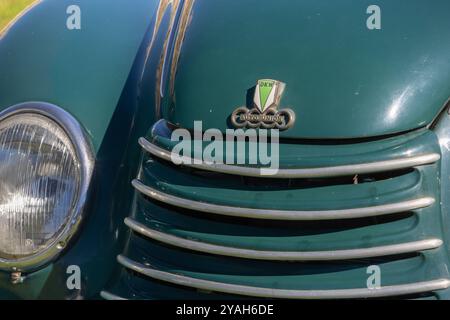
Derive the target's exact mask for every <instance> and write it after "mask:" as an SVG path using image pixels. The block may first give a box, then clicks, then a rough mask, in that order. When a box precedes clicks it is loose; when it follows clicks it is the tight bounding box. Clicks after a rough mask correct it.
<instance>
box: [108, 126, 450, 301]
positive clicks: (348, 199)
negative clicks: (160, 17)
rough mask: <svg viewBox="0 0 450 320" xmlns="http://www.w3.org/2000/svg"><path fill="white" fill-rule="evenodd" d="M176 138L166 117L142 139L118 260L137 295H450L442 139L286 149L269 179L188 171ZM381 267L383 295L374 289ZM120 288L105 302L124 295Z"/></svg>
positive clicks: (423, 135) (247, 170) (420, 136)
mask: <svg viewBox="0 0 450 320" xmlns="http://www.w3.org/2000/svg"><path fill="white" fill-rule="evenodd" d="M161 126H162V127H161ZM170 131H171V129H170V128H169V127H167V126H166V125H164V121H160V122H158V123H157V124H156V125H155V127H154V128H153V130H152V136H151V137H150V138H148V139H146V138H141V139H140V140H139V143H140V145H141V146H142V148H143V150H144V156H143V158H142V164H141V170H140V173H139V176H138V179H136V180H134V181H133V182H132V185H133V187H134V188H135V189H136V192H137V194H136V198H135V199H136V200H135V201H136V203H135V205H134V206H133V213H132V215H131V217H130V218H127V219H126V220H125V224H126V225H127V226H128V227H129V228H130V230H131V231H132V232H131V233H130V240H129V242H128V247H127V249H126V251H125V253H124V255H120V256H119V257H118V262H119V263H120V264H121V265H122V266H123V267H124V268H123V270H122V274H121V278H120V279H121V283H122V287H123V286H125V288H127V287H128V289H129V290H125V291H128V293H129V295H130V296H128V295H127V294H125V296H126V297H127V298H129V297H131V298H140V297H144V298H150V299H158V298H162V299H165V298H171V297H173V296H176V297H184V295H187V296H189V297H192V298H193V299H196V298H205V297H208V298H211V299H216V298H220V297H221V296H223V295H225V296H229V297H236V298H245V297H257V298H258V297H259V298H292V299H340V298H343V299H349V298H386V297H416V298H417V297H419V298H420V297H435V298H439V297H440V296H442V295H444V296H445V295H446V294H449V293H450V289H449V288H450V275H449V273H448V271H447V269H445V268H442V267H441V266H445V265H446V263H447V260H446V259H447V255H446V252H447V249H446V248H447V247H446V244H445V243H444V242H443V240H441V239H443V234H442V223H443V222H442V221H441V208H440V205H439V203H440V193H439V179H438V178H439V165H440V163H439V160H440V151H439V144H438V142H437V141H436V137H435V135H434V134H433V133H432V132H431V131H429V130H426V129H423V130H418V131H416V132H410V133H407V134H405V135H399V136H394V137H389V138H385V139H383V138H380V139H367V140H361V141H348V142H346V143H339V144H336V145H334V144H333V143H332V142H329V143H324V144H320V145H319V144H316V145H315V144H314V143H315V142H313V141H310V142H304V143H302V142H299V143H288V142H286V141H282V144H281V145H280V154H281V158H280V167H281V169H280V171H279V172H278V174H276V175H275V176H265V177H261V176H260V169H261V168H260V167H258V166H237V165H236V166H234V165H231V166H230V165H199V164H192V165H182V166H176V165H174V164H173V163H172V162H171V156H170V150H171V148H172V147H173V143H172V142H171V141H170V140H169V137H168V134H170ZM150 141H151V142H150ZM188 156H189V155H188ZM189 160H192V159H189ZM191 163H194V162H191ZM355 176H357V179H356V180H355V179H354V177H355ZM267 178H271V179H267ZM355 181H356V182H355ZM373 265H377V266H379V267H380V269H381V271H382V286H381V288H379V289H368V288H366V287H365V286H366V285H367V283H366V281H367V278H368V274H367V270H368V269H367V268H368V267H369V266H373ZM115 289H116V290H117V287H115ZM447 289H448V290H447ZM155 290H156V291H157V292H156V291H155ZM113 292H115V290H112V291H109V292H108V291H105V292H104V293H103V296H104V297H105V298H107V299H116V298H120V296H122V295H116V294H115V293H113Z"/></svg>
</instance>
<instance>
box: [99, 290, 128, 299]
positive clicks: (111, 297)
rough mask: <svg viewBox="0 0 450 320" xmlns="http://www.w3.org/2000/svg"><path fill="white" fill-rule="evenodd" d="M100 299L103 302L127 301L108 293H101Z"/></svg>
mask: <svg viewBox="0 0 450 320" xmlns="http://www.w3.org/2000/svg"><path fill="white" fill-rule="evenodd" d="M100 297H102V298H103V299H105V300H128V299H125V298H122V297H119V296H118V295H115V294H113V293H110V292H108V291H101V292H100Z"/></svg>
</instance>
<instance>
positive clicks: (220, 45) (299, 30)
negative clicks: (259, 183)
mask: <svg viewBox="0 0 450 320" xmlns="http://www.w3.org/2000/svg"><path fill="white" fill-rule="evenodd" d="M370 4H371V2H368V1H358V2H357V3H356V2H355V1H350V0H341V1H325V0H301V1H291V0H277V1H261V0H247V1H199V0H197V1H195V2H194V4H193V6H192V10H190V12H189V15H190V17H189V19H188V23H182V24H181V27H180V30H179V32H178V39H177V40H178V44H176V45H175V50H174V51H175V52H174V57H173V60H172V68H171V69H172V72H171V79H172V80H171V81H172V85H171V86H172V89H171V91H170V102H168V103H166V104H165V107H162V110H163V116H164V117H165V118H167V119H168V120H170V121H171V122H173V123H175V124H178V125H181V126H183V127H188V128H190V127H192V126H193V123H194V121H195V120H202V121H203V126H204V128H219V129H221V130H225V129H226V128H230V122H229V117H230V115H231V113H232V112H233V111H234V110H235V109H236V108H237V107H240V106H243V105H246V102H247V101H251V100H252V99H251V98H250V99H249V97H248V95H249V91H248V90H249V89H251V88H252V87H254V86H255V84H256V82H257V80H258V79H266V78H269V79H276V80H280V81H282V82H284V83H286V89H285V92H284V95H283V98H282V100H281V104H280V108H284V107H289V108H291V109H293V110H294V111H295V113H296V119H297V120H296V123H295V125H294V127H293V128H291V129H289V130H287V131H285V132H283V133H282V135H283V136H285V137H292V138H355V137H370V136H379V135H385V134H393V133H398V132H402V131H407V130H411V129H414V128H418V127H421V126H425V125H427V124H429V123H430V122H432V121H433V119H434V118H435V117H436V116H437V114H438V113H439V111H440V110H441V108H442V107H443V105H444V103H445V101H446V100H447V98H448V96H449V92H450V59H449V52H450V41H448V39H449V36H450V19H448V12H450V2H448V1H445V0H442V1H434V2H433V4H432V5H430V3H429V2H427V1H425V0H412V1H387V0H386V1H378V2H377V4H378V5H379V7H380V9H381V30H369V29H368V28H367V26H366V20H367V18H368V17H369V16H370V15H369V14H367V13H366V10H367V8H368V7H369V5H370ZM180 38H181V39H180ZM247 105H248V103H247Z"/></svg>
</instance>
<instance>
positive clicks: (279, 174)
mask: <svg viewBox="0 0 450 320" xmlns="http://www.w3.org/2000/svg"><path fill="white" fill-rule="evenodd" d="M139 144H140V145H141V147H142V148H143V149H144V150H145V151H147V152H149V153H150V154H152V155H153V156H155V157H158V158H160V159H162V160H165V161H172V160H171V152H170V151H169V150H166V149H163V148H161V147H159V146H157V145H155V144H153V143H151V142H149V141H148V140H147V139H145V138H140V139H139ZM440 157H441V156H440V154H438V153H429V154H423V155H418V156H413V157H403V158H398V159H391V160H383V161H376V162H369V163H355V164H350V165H341V166H330V167H319V168H294V169H290V168H289V169H284V168H282V169H278V170H277V171H276V173H274V174H270V175H267V174H264V171H265V169H264V168H256V167H249V166H235V165H227V164H206V163H202V164H196V163H197V162H200V163H201V162H202V161H201V160H197V161H196V160H195V159H194V158H191V157H189V156H185V157H183V162H184V163H186V166H188V167H192V168H196V169H199V170H205V171H213V172H219V173H225V174H233V175H238V176H246V177H258V178H264V177H265V178H272V179H273V178H284V179H299V178H323V177H339V176H348V175H356V174H367V173H377V172H385V171H394V170H400V169H405V168H411V167H417V166H421V165H426V164H431V163H434V162H436V161H439V159H440Z"/></svg>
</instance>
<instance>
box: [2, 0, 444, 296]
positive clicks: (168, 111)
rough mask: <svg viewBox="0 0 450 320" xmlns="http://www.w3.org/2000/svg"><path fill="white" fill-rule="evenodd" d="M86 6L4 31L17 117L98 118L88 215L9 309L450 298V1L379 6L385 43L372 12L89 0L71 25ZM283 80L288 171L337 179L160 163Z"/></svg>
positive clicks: (15, 287) (314, 5) (44, 4)
mask: <svg viewBox="0 0 450 320" xmlns="http://www.w3.org/2000/svg"><path fill="white" fill-rule="evenodd" d="M130 2H132V5H131V4H130ZM71 4H72V1H69V0H44V1H38V2H37V3H35V5H34V6H32V7H30V8H29V10H28V11H27V12H26V13H24V14H23V16H22V17H21V18H20V19H18V20H17V21H16V22H15V23H14V24H12V25H11V26H10V27H9V28H7V29H6V30H4V31H3V33H2V34H0V111H2V110H5V109H7V108H8V107H11V106H14V105H18V104H21V103H26V102H30V101H34V102H45V103H51V104H53V105H57V106H59V107H60V108H62V109H64V110H66V111H67V112H68V113H70V114H71V115H72V116H73V117H74V118H75V119H77V121H78V122H79V123H80V124H81V125H82V127H83V128H84V129H85V131H86V132H87V134H88V136H89V139H90V140H91V143H92V148H93V152H94V155H95V169H94V175H93V179H92V184H91V189H90V192H89V195H88V200H87V206H86V208H85V211H86V212H85V219H84V221H83V222H82V228H81V230H80V231H79V232H78V234H77V235H76V238H75V239H73V240H72V241H71V243H70V245H69V246H68V247H67V248H66V249H65V250H64V252H63V253H62V254H61V255H60V256H58V257H57V258H55V259H54V260H53V261H51V262H50V263H48V264H47V265H45V266H43V267H42V268H39V270H34V271H33V272H30V273H26V274H25V279H24V281H23V282H22V283H20V284H14V283H12V282H11V280H10V276H11V275H10V272H7V271H0V298H4V299H15V298H21V299H45V298H54V299H70V298H87V299H96V298H100V297H101V296H102V297H104V298H119V297H121V298H126V299H220V298H243V297H258V298H306V299H313V298H358V297H360V298H370V297H374V298H377V297H400V298H430V299H432V298H438V299H450V289H448V288H449V286H450V280H449V279H450V274H449V271H448V269H449V268H448V267H449V265H450V257H449V248H450V247H449V246H450V232H449V225H450V220H449V219H450V207H449V206H450V199H449V190H450V166H449V164H450V158H449V157H450V154H449V153H450V147H449V144H448V143H449V140H448V134H449V131H450V119H449V115H448V113H447V108H446V107H447V100H448V99H449V97H450V59H449V55H448V53H449V52H450V41H449V35H450V20H449V19H448V17H447V16H448V12H449V11H450V3H448V1H445V0H436V1H434V2H433V4H430V3H429V2H427V1H424V0H413V1H406V0H405V1H402V0H396V1H387V0H379V1H377V3H376V4H377V5H378V6H379V7H380V8H381V9H382V28H381V29H380V30H369V29H368V28H367V27H366V20H367V18H368V14H367V12H366V9H367V8H368V7H369V6H370V5H372V4H373V3H372V1H366V0H361V1H358V2H357V3H355V1H350V0H340V1H325V0H320V1H317V0H299V1H290V0H277V1H261V0H246V1H225V0H184V1H182V0H180V1H178V0H172V1H171V0H161V1H157V0H133V1H127V0H115V1H110V0H95V1H89V0H80V1H77V5H78V6H79V7H80V8H81V10H82V20H81V21H82V28H81V30H68V29H67V28H66V19H67V14H66V8H67V7H68V6H70V5H71ZM267 78H271V79H278V80H280V81H283V82H285V83H286V84H287V86H286V90H285V93H284V96H283V99H282V101H281V103H282V105H283V106H287V107H289V108H291V109H292V110H294V112H295V114H296V122H295V125H294V126H293V127H292V128H290V129H289V130H286V131H283V132H281V134H280V167H281V168H283V169H294V170H296V169H306V170H307V172H310V171H308V170H310V169H314V168H316V169H317V168H319V170H318V171H319V174H311V175H310V176H308V174H306V175H302V174H299V176H297V177H291V178H286V177H280V178H276V179H271V178H260V177H253V176H251V175H246V174H245V173H244V174H242V175H237V174H226V173H220V172H219V173H218V172H214V173H211V175H208V174H205V172H203V173H202V172H200V173H199V172H198V171H199V170H198V169H196V168H185V167H177V166H173V165H169V164H168V163H167V161H160V160H158V159H155V158H158V157H157V156H156V157H155V155H153V156H152V155H151V151H150V152H147V151H149V149H148V148H145V142H146V141H147V142H149V145H148V146H150V147H151V146H158V147H159V148H161V149H162V150H170V149H171V148H172V147H173V145H172V143H171V141H170V137H169V136H168V134H167V132H170V130H171V126H167V123H171V124H173V125H175V126H178V127H182V128H187V129H192V127H193V124H194V121H198V120H201V121H203V127H204V128H205V129H206V128H218V129H220V130H225V129H228V128H231V126H230V122H229V117H230V115H231V113H232V112H233V111H234V110H235V109H236V108H237V107H238V106H242V105H249V102H248V101H249V99H251V94H250V93H251V90H250V91H248V90H249V89H251V88H252V87H253V86H254V85H255V83H256V81H257V80H258V79H267ZM249 92H250V93H249ZM249 96H250V98H249ZM161 119H163V120H161ZM160 120H161V121H160ZM155 124H156V125H155ZM141 137H146V139H145V140H142V139H141V140H140V142H141V145H142V146H143V147H144V150H143V148H141V146H140V145H139V143H138V140H139V138H141ZM145 149H147V150H145ZM399 159H400V163H402V165H399V166H397V167H387V168H388V169H385V170H383V168H385V167H384V165H385V164H392V163H399V162H396V161H398V160H399ZM405 159H406V161H403V160H405ZM408 159H409V160H408ZM411 159H413V160H414V159H416V160H417V162H414V161H412V160H411ZM408 161H410V162H408ZM408 163H409V164H408ZM367 164H369V166H371V165H372V164H375V165H377V164H378V165H379V167H378V169H377V170H372V171H370V170H369V171H370V172H369V171H365V169H362V167H364V165H367ZM358 165H363V166H362V167H358ZM323 168H334V169H333V170H335V169H336V168H338V169H336V170H344V171H343V172H344V173H345V174H344V173H341V174H331V175H327V174H326V173H325V174H323V173H321V172H322V171H321V169H323ZM380 168H381V169H380ZM352 170H353V171H352ZM358 170H359V171H358ZM200 171H202V170H200ZM205 171H208V170H205ZM325 171H326V170H325ZM326 172H327V171H326ZM341 172H342V171H341ZM358 175H359V177H358ZM355 176H356V177H358V179H359V180H358V181H357V182H358V183H355V180H354V178H355ZM136 177H137V178H138V179H139V180H135V181H134V183H133V185H134V188H133V186H132V185H131V182H132V181H133V180H134V179H135V178H136ZM167 195H169V196H172V198H171V197H167ZM151 198H154V199H151ZM180 199H181V200H188V202H189V203H190V204H192V203H194V204H195V203H197V204H198V207H195V205H194V207H192V206H191V207H187V204H186V203H187V201H184V202H183V201H180V202H177V201H179V200H180ZM204 204H212V205H213V206H212V207H210V208H211V211H208V209H207V208H206V209H205V208H204ZM391 205H394V206H396V207H395V208H394V209H393V206H391ZM397 205H398V206H397ZM223 208H228V209H229V208H232V209H231V210H230V211H229V212H228V214H224V213H223V212H218V211H220V210H223ZM387 208H390V209H387ZM246 209H251V210H246ZM217 213H219V214H217ZM277 214H278V215H279V216H275V217H274V215H277ZM258 215H259V216H258ZM261 215H266V217H265V218H261ZM346 215H347V216H346ZM127 217H128V219H126V218H127ZM124 219H126V223H124ZM130 228H131V230H130ZM380 252H381V253H380ZM280 253H281V254H280ZM118 255H119V258H118V259H117V258H116V257H117V256H118ZM280 256H281V257H280ZM71 265H78V266H80V269H81V271H82V286H81V290H75V291H74V290H69V289H68V288H67V286H66V279H67V277H68V274H67V272H66V271H67V267H68V266H71ZM373 265H376V266H379V268H380V270H381V274H382V278H381V279H382V280H381V286H382V287H381V289H373V290H370V289H367V279H368V277H369V275H368V273H367V272H368V270H369V269H370V266H373ZM0 267H1V266H0ZM368 268H369V269H368Z"/></svg>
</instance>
